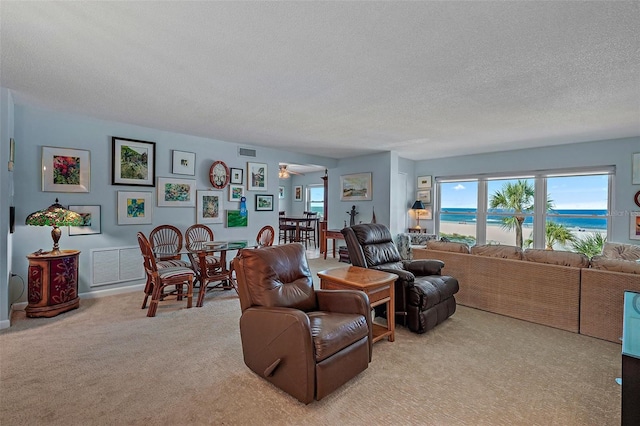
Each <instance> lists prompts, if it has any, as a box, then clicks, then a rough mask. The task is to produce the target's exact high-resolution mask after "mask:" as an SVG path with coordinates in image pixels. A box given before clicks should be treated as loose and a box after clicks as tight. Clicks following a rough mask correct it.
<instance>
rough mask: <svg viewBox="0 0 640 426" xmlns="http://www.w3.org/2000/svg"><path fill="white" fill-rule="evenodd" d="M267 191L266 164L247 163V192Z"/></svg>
mask: <svg viewBox="0 0 640 426" xmlns="http://www.w3.org/2000/svg"><path fill="white" fill-rule="evenodd" d="M265 189H267V164H266V163H250V162H248V163H247V190H249V191H260V190H263V191H264V190H265Z"/></svg>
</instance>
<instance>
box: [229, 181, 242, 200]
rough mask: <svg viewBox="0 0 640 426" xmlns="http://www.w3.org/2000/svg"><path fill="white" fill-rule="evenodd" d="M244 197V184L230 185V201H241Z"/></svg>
mask: <svg viewBox="0 0 640 426" xmlns="http://www.w3.org/2000/svg"><path fill="white" fill-rule="evenodd" d="M242 197H244V186H242V185H229V201H238V202H239V201H240V199H241V198H242Z"/></svg>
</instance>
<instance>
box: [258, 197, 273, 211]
mask: <svg viewBox="0 0 640 426" xmlns="http://www.w3.org/2000/svg"><path fill="white" fill-rule="evenodd" d="M256 211H257V212H267V211H269V212H272V211H273V195H258V194H256Z"/></svg>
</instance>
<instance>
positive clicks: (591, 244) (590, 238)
mask: <svg viewBox="0 0 640 426" xmlns="http://www.w3.org/2000/svg"><path fill="white" fill-rule="evenodd" d="M606 242H607V237H605V236H603V235H602V234H601V233H599V232H592V233H591V234H590V235H587V236H585V237H584V238H576V239H575V241H573V242H572V244H571V247H572V248H573V251H575V252H577V253H582V254H584V255H586V256H587V257H589V258H591V257H593V256H595V255H597V254H600V253H602V248H603V247H604V243H606Z"/></svg>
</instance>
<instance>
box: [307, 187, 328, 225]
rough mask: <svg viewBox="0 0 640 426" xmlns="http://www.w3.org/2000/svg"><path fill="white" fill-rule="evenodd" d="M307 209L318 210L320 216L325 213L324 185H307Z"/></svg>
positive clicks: (310, 210)
mask: <svg viewBox="0 0 640 426" xmlns="http://www.w3.org/2000/svg"><path fill="white" fill-rule="evenodd" d="M306 206H307V211H309V212H317V213H318V217H322V215H323V214H324V185H307V198H306Z"/></svg>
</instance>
